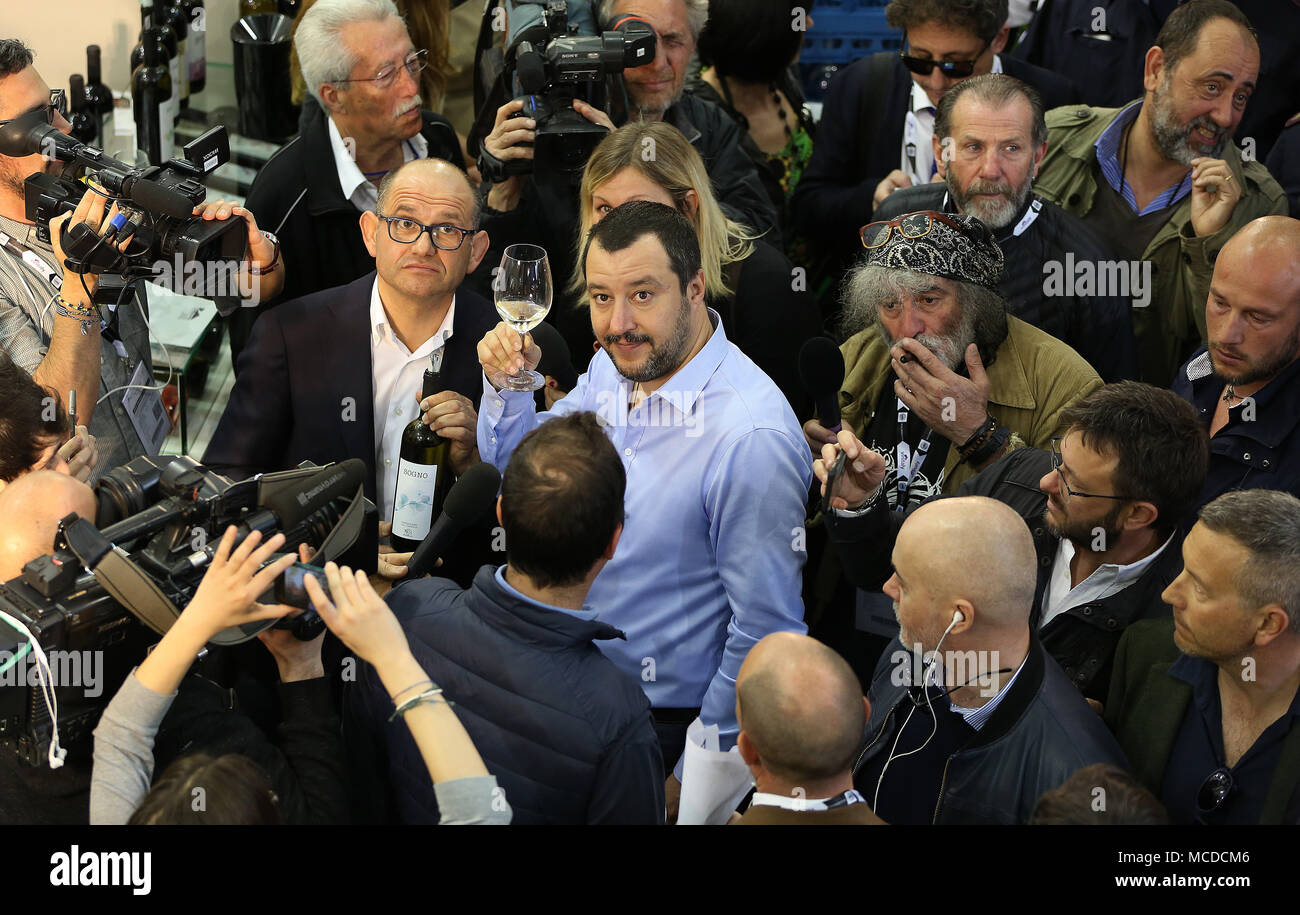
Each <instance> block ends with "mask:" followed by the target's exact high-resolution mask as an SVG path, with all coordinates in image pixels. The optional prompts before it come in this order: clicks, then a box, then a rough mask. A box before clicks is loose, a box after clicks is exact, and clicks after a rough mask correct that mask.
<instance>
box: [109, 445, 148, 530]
mask: <svg viewBox="0 0 1300 915" xmlns="http://www.w3.org/2000/svg"><path fill="white" fill-rule="evenodd" d="M144 461H145V463H144V464H141V459H139V458H137V459H136V460H134V461H131V462H130V463H128V464H123V465H122V466H121V467H114V468H113V469H112V470H110V471H109V472H108V473H106V474H104V476H102V477H101V478H100V480H99V483H98V484H97V485H96V486H95V496H96V500H97V502H98V503H99V510H98V512H97V513H96V515H95V526H96V527H98V528H101V529H102V528H105V527H107V526H108V525H110V524H116V523H117V522H118V521H121V520H122V519H123V518H129V517H131V516H132V515H134V514H137V513H139V512H142V511H144V510H145V509H146V508H148V507H149V501H148V500H149V493H150V491H151V490H152V489H153V488H154V487H155V486H157V485H158V468H157V467H155V466H154V465H153V464H151V463H148V459H147V458H145V459H144Z"/></svg>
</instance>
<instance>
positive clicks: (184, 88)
mask: <svg viewBox="0 0 1300 915" xmlns="http://www.w3.org/2000/svg"><path fill="white" fill-rule="evenodd" d="M159 2H160V3H161V4H162V6H161V7H159V9H158V16H157V19H158V24H159V25H161V26H165V27H166V28H168V29H170V30H171V33H172V35H174V36H175V38H176V72H175V73H174V74H173V75H172V80H173V85H172V91H173V92H176V93H178V94H177V98H178V100H179V102H180V107H181V108H182V109H185V108H188V107H190V67H189V62H188V60H187V58H188V56H189V43H190V28H189V23H188V22H186V20H185V13H184V12H183V11H182V10H181V9H180V7H179V6H178V5H177V4H176V2H175V0H159ZM177 79H179V83H177V82H175V81H176V80H177ZM177 86H179V87H180V88H179V89H178V88H177Z"/></svg>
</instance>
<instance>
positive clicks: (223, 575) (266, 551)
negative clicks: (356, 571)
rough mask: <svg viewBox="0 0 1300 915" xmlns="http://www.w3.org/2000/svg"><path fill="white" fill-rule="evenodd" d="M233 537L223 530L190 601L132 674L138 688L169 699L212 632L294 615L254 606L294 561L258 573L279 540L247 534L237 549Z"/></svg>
mask: <svg viewBox="0 0 1300 915" xmlns="http://www.w3.org/2000/svg"><path fill="white" fill-rule="evenodd" d="M236 536H238V532H237V531H236V530H235V528H234V527H233V526H231V527H228V528H226V532H225V534H223V535H222V537H221V542H220V543H219V544H217V550H216V553H215V555H213V557H212V564H211V565H210V566H208V571H207V573H206V574H204V576H203V581H201V582H200V583H199V587H198V590H197V591H195V592H194V598H193V599H192V600H191V601H190V602H189V605H188V606H187V607H186V608H185V609H184V611H182V612H181V615H180V617H178V618H177V620H176V622H175V623H173V624H172V627H171V628H170V629H168V630H167V634H166V635H164V636H163V638H162V641H161V642H159V643H158V646H157V647H156V648H154V650H153V651H152V652H151V653H150V655H149V657H147V658H145V659H144V663H142V664H141V665H140V668H139V670H137V671H136V679H137V680H139V681H140V683H141V685H143V686H145V687H147V688H148V689H151V690H153V691H154V692H155V693H160V694H162V695H165V696H166V695H171V694H172V693H174V692H176V688H177V686H179V685H180V682H181V680H182V679H183V678H184V677H185V672H186V671H187V670H189V669H190V665H191V664H193V663H194V659H195V657H197V656H198V653H199V652H200V651H201V650H202V649H203V646H204V645H206V644H207V643H208V641H209V640H210V639H211V638H212V637H213V636H214V635H216V634H217V633H218V632H220V631H221V630H223V629H228V628H230V627H231V626H239V625H242V624H244V623H252V622H256V621H258V620H268V619H275V618H278V617H282V616H287V615H289V614H290V613H293V612H294V609H295V608H293V607H290V606H288V605H286V604H278V605H274V606H268V605H266V604H259V603H258V602H257V598H258V597H260V596H261V595H262V594H263V593H265V592H266V589H267V588H269V587H271V584H272V583H273V582H274V581H275V579H276V578H277V577H278V576H279V575H281V574H282V573H283V572H284V570H285V569H287V568H289V566H291V565H293V562H294V560H295V559H296V558H297V557H296V556H294V555H293V554H289V555H286V556H281V557H280V558H279V559H277V560H276V561H275V562H273V563H271V564H270V565H268V566H267V567H266V568H264V569H263V568H261V566H262V563H264V562H266V561H267V560H268V559H270V558H271V556H272V555H273V554H274V553H275V552H276V551H277V550H278V549H279V548H280V547H281V546H283V545H284V534H279V533H277V534H275V535H274V536H273V537H271V538H270V539H269V540H267V541H266V542H265V543H262V542H261V541H262V534H261V532H260V531H253V532H252V533H250V534H249V535H248V536H247V537H245V538H244V539H243V542H241V543H240V544H239V546H235V537H236Z"/></svg>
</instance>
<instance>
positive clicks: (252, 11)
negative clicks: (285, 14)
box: [239, 0, 280, 19]
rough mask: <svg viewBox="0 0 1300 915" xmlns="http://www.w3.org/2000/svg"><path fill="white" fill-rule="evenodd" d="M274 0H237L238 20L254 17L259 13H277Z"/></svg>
mask: <svg viewBox="0 0 1300 915" xmlns="http://www.w3.org/2000/svg"><path fill="white" fill-rule="evenodd" d="M279 11H280V10H279V7H278V6H277V5H276V2H275V0H239V18H240V19H243V18H244V17H245V16H256V15H258V14H259V13H278V12H279Z"/></svg>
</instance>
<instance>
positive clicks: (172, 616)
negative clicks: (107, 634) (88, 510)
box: [59, 515, 181, 635]
mask: <svg viewBox="0 0 1300 915" xmlns="http://www.w3.org/2000/svg"><path fill="white" fill-rule="evenodd" d="M69 517H70V518H72V519H73V520H72V521H69V520H68V518H64V519H63V520H62V521H60V522H59V531H60V533H61V534H62V535H63V541H64V543H66V544H67V547H68V549H69V550H70V551H71V552H72V554H73V555H74V556H76V557H77V559H79V560H81V563H82V565H84V566H85V567H86V568H88V569H90V571H91V573H92V574H93V575H94V576H95V580H96V581H98V582H99V583H100V584H101V585H103V586H104V590H105V591H107V592H108V593H109V594H111V595H112V596H113V599H114V600H116V601H117V602H118V603H119V604H121V605H122V606H123V607H125V608H126V609H127V610H129V611H131V614H132V615H133V616H135V618H136V619H138V620H139V621H140V622H142V623H144V624H145V625H146V626H148V627H149V628H150V629H152V630H153V631H154V632H156V633H158V635H165V634H166V633H167V630H168V629H170V628H171V627H172V624H173V623H175V622H176V618H177V617H179V616H180V615H181V613H180V611H179V610H177V609H176V605H175V604H173V603H172V602H171V601H170V600H168V599H167V595H165V594H163V592H162V591H161V590H160V589H159V588H158V585H156V584H155V583H154V581H153V579H152V578H150V577H149V576H148V575H147V574H145V572H144V570H143V569H141V568H140V567H139V566H138V565H136V564H135V562H133V561H132V560H131V558H130V557H129V556H127V555H126V553H124V552H122V551H121V550H119V549H118V548H117V547H115V546H114V545H113V542H112V541H111V540H109V539H108V538H107V537H105V536H104V535H103V534H101V533H100V532H99V530H98V529H96V527H95V525H93V524H91V523H90V522H89V521H87V520H86V519H85V518H80V517H77V516H76V515H70V516H69Z"/></svg>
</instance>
